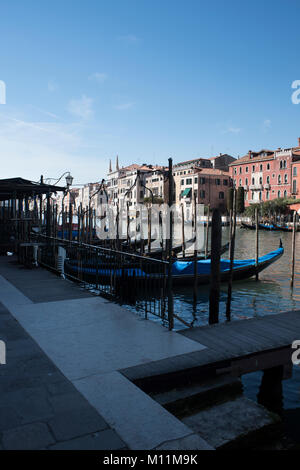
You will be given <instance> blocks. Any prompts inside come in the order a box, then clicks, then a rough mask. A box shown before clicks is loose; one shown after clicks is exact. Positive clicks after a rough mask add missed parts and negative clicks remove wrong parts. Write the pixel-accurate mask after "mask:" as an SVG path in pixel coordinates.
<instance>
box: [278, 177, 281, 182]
mask: <svg viewBox="0 0 300 470" xmlns="http://www.w3.org/2000/svg"><path fill="white" fill-rule="evenodd" d="M278 184H281V175H278Z"/></svg>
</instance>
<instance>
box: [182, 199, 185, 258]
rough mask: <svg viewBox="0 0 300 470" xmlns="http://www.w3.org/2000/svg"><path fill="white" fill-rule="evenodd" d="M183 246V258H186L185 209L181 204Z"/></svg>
mask: <svg viewBox="0 0 300 470" xmlns="http://www.w3.org/2000/svg"><path fill="white" fill-rule="evenodd" d="M181 239H182V240H181V245H182V256H183V258H184V257H185V235H184V207H183V204H181Z"/></svg>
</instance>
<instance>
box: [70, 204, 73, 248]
mask: <svg viewBox="0 0 300 470" xmlns="http://www.w3.org/2000/svg"><path fill="white" fill-rule="evenodd" d="M72 238H73V210H72V203H71V199H70V201H69V241H70V242H71V241H72Z"/></svg>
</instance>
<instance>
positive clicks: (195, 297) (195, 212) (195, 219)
mask: <svg viewBox="0 0 300 470" xmlns="http://www.w3.org/2000/svg"><path fill="white" fill-rule="evenodd" d="M193 200H194V232H195V245H194V289H193V305H194V309H195V308H196V305H197V297H198V296H197V289H198V250H197V243H198V241H197V201H196V194H194V197H193Z"/></svg>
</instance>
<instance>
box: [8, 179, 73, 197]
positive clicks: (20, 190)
mask: <svg viewBox="0 0 300 470" xmlns="http://www.w3.org/2000/svg"><path fill="white" fill-rule="evenodd" d="M65 189H66V188H64V187H61V186H54V185H51V184H40V183H36V182H34V181H30V180H25V179H23V178H8V179H3V180H0V200H1V201H8V200H9V199H14V198H17V199H21V198H24V197H32V196H36V195H38V194H48V193H56V192H58V191H65Z"/></svg>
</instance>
